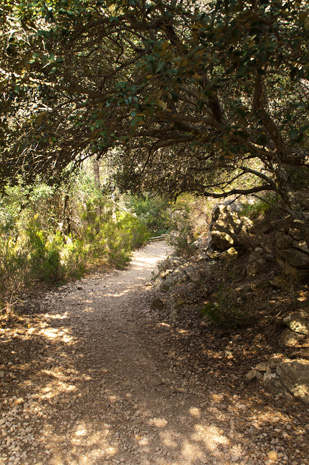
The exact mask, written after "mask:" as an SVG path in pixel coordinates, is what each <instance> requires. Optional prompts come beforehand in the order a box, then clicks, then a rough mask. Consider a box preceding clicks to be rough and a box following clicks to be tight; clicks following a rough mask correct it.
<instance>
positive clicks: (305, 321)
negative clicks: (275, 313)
mask: <svg viewBox="0 0 309 465" xmlns="http://www.w3.org/2000/svg"><path fill="white" fill-rule="evenodd" d="M283 322H284V324H285V325H286V326H288V329H286V330H285V331H283V333H282V335H281V344H282V345H284V346H287V347H299V346H301V347H307V346H308V347H309V315H308V313H307V312H305V311H301V312H293V313H291V314H290V315H288V316H287V317H285V318H284V320H283Z"/></svg>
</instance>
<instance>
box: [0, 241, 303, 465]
mask: <svg viewBox="0 0 309 465" xmlns="http://www.w3.org/2000/svg"><path fill="white" fill-rule="evenodd" d="M170 252H171V248H170V247H169V246H168V245H167V244H166V243H165V242H163V241H162V242H153V243H150V244H149V245H148V246H147V247H145V248H144V249H142V250H139V251H137V252H136V253H135V254H134V257H133V260H132V262H131V264H130V266H129V267H128V268H127V269H126V270H123V271H117V272H109V273H107V274H106V273H103V274H102V273H95V274H93V275H90V276H88V277H86V278H84V279H82V280H80V281H77V282H74V283H69V284H67V285H64V286H62V287H60V288H59V289H57V290H50V291H48V292H47V293H45V294H44V295H42V296H41V297H40V298H36V299H34V300H32V301H30V302H29V303H28V309H27V308H25V309H24V313H23V317H22V318H21V319H20V320H18V321H17V322H16V324H15V325H11V326H5V327H3V328H2V330H1V331H0V401H1V409H2V412H1V413H0V465H13V464H16V465H17V464H21V465H105V464H107V465H109V464H125V465H206V464H209V465H215V464H217V465H227V464H236V465H237V464H238V465H244V464H248V465H250V464H251V465H264V464H273V463H280V464H287V465H306V464H308V457H309V449H308V446H309V441H308V434H309V418H308V410H306V407H305V405H304V404H301V403H300V402H297V401H296V400H294V399H285V398H283V397H281V396H274V395H273V394H270V393H268V392H266V391H264V389H263V387H262V386H261V385H260V384H258V383H257V382H255V381H254V382H253V383H252V382H251V383H246V381H245V374H246V372H247V371H248V370H249V369H250V368H251V366H250V365H251V362H252V354H251V353H250V350H248V351H247V352H246V351H245V350H243V352H242V356H241V357H234V358H233V350H234V348H235V353H236V350H240V349H241V346H243V347H250V346H252V350H253V351H254V345H255V343H254V341H252V340H249V339H250V338H251V336H250V334H247V335H246V334H245V331H244V334H243V335H242V336H241V337H239V335H238V336H237V338H238V339H237V338H236V337H235V338H233V337H232V336H230V335H229V334H221V336H222V337H221V338H220V337H219V336H218V334H219V333H215V334H212V333H211V332H210V331H208V330H207V331H204V329H203V324H202V323H203V322H202V320H201V321H200V323H199V322H197V323H196V324H194V325H193V326H192V325H191V326H190V325H187V327H188V329H185V328H186V325H183V324H177V323H176V324H171V323H170V322H169V321H168V320H165V319H164V318H163V316H162V315H160V311H159V310H152V309H151V300H152V297H153V290H152V285H151V278H152V275H153V273H154V272H155V270H156V266H157V262H158V260H161V259H163V257H164V256H165V255H166V254H168V253H170ZM216 335H217V336H218V337H217V336H216ZM229 338H230V339H229ZM246 338H247V339H246ZM247 354H248V359H246V357H247ZM250 357H251V358H250Z"/></svg>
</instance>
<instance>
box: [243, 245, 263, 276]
mask: <svg viewBox="0 0 309 465" xmlns="http://www.w3.org/2000/svg"><path fill="white" fill-rule="evenodd" d="M267 262H268V261H267V259H266V252H265V251H264V250H263V249H262V248H261V247H257V248H256V249H255V250H254V251H253V252H252V253H251V254H250V257H249V259H248V265H247V267H246V274H247V276H251V277H253V276H256V275H257V274H260V273H263V272H264V271H265V270H266V269H267Z"/></svg>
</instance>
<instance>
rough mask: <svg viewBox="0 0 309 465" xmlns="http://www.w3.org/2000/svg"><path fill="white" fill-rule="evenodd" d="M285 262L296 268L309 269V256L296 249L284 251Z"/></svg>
mask: <svg viewBox="0 0 309 465" xmlns="http://www.w3.org/2000/svg"><path fill="white" fill-rule="evenodd" d="M283 256H284V258H285V260H286V261H287V262H288V263H289V264H290V265H291V266H294V267H295V268H300V269H301V270H303V269H305V270H306V269H309V254H308V252H306V251H302V250H299V249H296V248H294V247H293V248H289V249H285V250H284V251H283Z"/></svg>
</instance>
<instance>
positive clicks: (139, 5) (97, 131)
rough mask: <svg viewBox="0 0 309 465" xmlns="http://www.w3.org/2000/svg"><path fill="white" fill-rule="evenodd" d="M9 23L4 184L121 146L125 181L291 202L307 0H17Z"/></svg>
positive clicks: (303, 120)
mask: <svg viewBox="0 0 309 465" xmlns="http://www.w3.org/2000/svg"><path fill="white" fill-rule="evenodd" d="M2 25H3V29H4V32H3V34H2V37H1V39H0V40H1V47H2V63H3V65H2V67H3V69H2V71H1V72H2V76H3V78H2V82H1V84H0V91H1V94H2V99H3V102H4V106H3V109H2V121H3V123H4V127H5V131H4V132H3V134H2V149H1V155H0V157H1V173H0V176H1V179H2V181H6V180H7V179H11V180H12V179H14V178H15V177H16V175H17V174H19V173H21V174H22V175H23V176H24V177H25V179H26V180H28V182H30V181H31V180H32V179H33V178H34V177H35V175H36V174H40V175H43V176H45V177H47V178H48V179H53V181H54V180H56V179H57V178H58V177H59V176H60V175H63V173H66V172H68V167H69V168H70V169H74V168H76V167H78V166H79V164H80V163H81V162H82V161H83V160H84V159H85V158H87V157H89V156H92V155H94V154H95V155H96V156H97V157H100V156H111V154H112V158H113V160H114V163H115V167H116V171H117V172H116V178H117V181H118V183H119V184H120V185H122V186H124V188H126V189H128V188H129V189H132V190H143V189H146V190H151V189H154V190H157V191H159V192H160V191H161V192H164V193H169V194H171V195H178V194H179V193H181V192H193V193H198V194H202V195H212V196H215V197H220V196H226V195H228V194H231V193H235V194H248V193H256V192H259V191H265V190H273V191H276V192H278V193H279V194H280V195H281V196H283V197H284V198H285V199H286V201H287V202H288V203H290V204H291V202H292V200H291V199H292V197H293V195H292V194H293V192H292V187H291V185H290V183H289V178H290V171H289V167H300V166H302V167H304V169H308V166H309V163H308V140H307V136H308V129H309V121H308V107H309V106H308V95H309V80H308V45H307V44H306V38H307V37H308V30H309V16H308V14H307V13H306V2H305V1H304V0H303V1H301V0H300V1H292V0H282V1H280V0H273V1H268V0H250V1H241V0H239V1H237V0H217V1H202V0H200V1H194V0H153V1H148V2H147V1H145V0H129V1H121V0H106V1H104V0H97V1H96V2H94V1H90V0H49V1H48V2H47V1H44V0H35V1H31V2H29V1H28V2H24V1H22V0H19V1H17V2H11V1H7V2H4V6H3V9H2ZM112 148H115V149H116V150H114V151H112V152H111V150H110V149H112ZM235 181H237V182H238V184H237V186H238V187H233V182H234V183H235ZM241 184H243V185H242V186H241V187H239V186H240V185H241ZM231 186H232V187H231Z"/></svg>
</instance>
